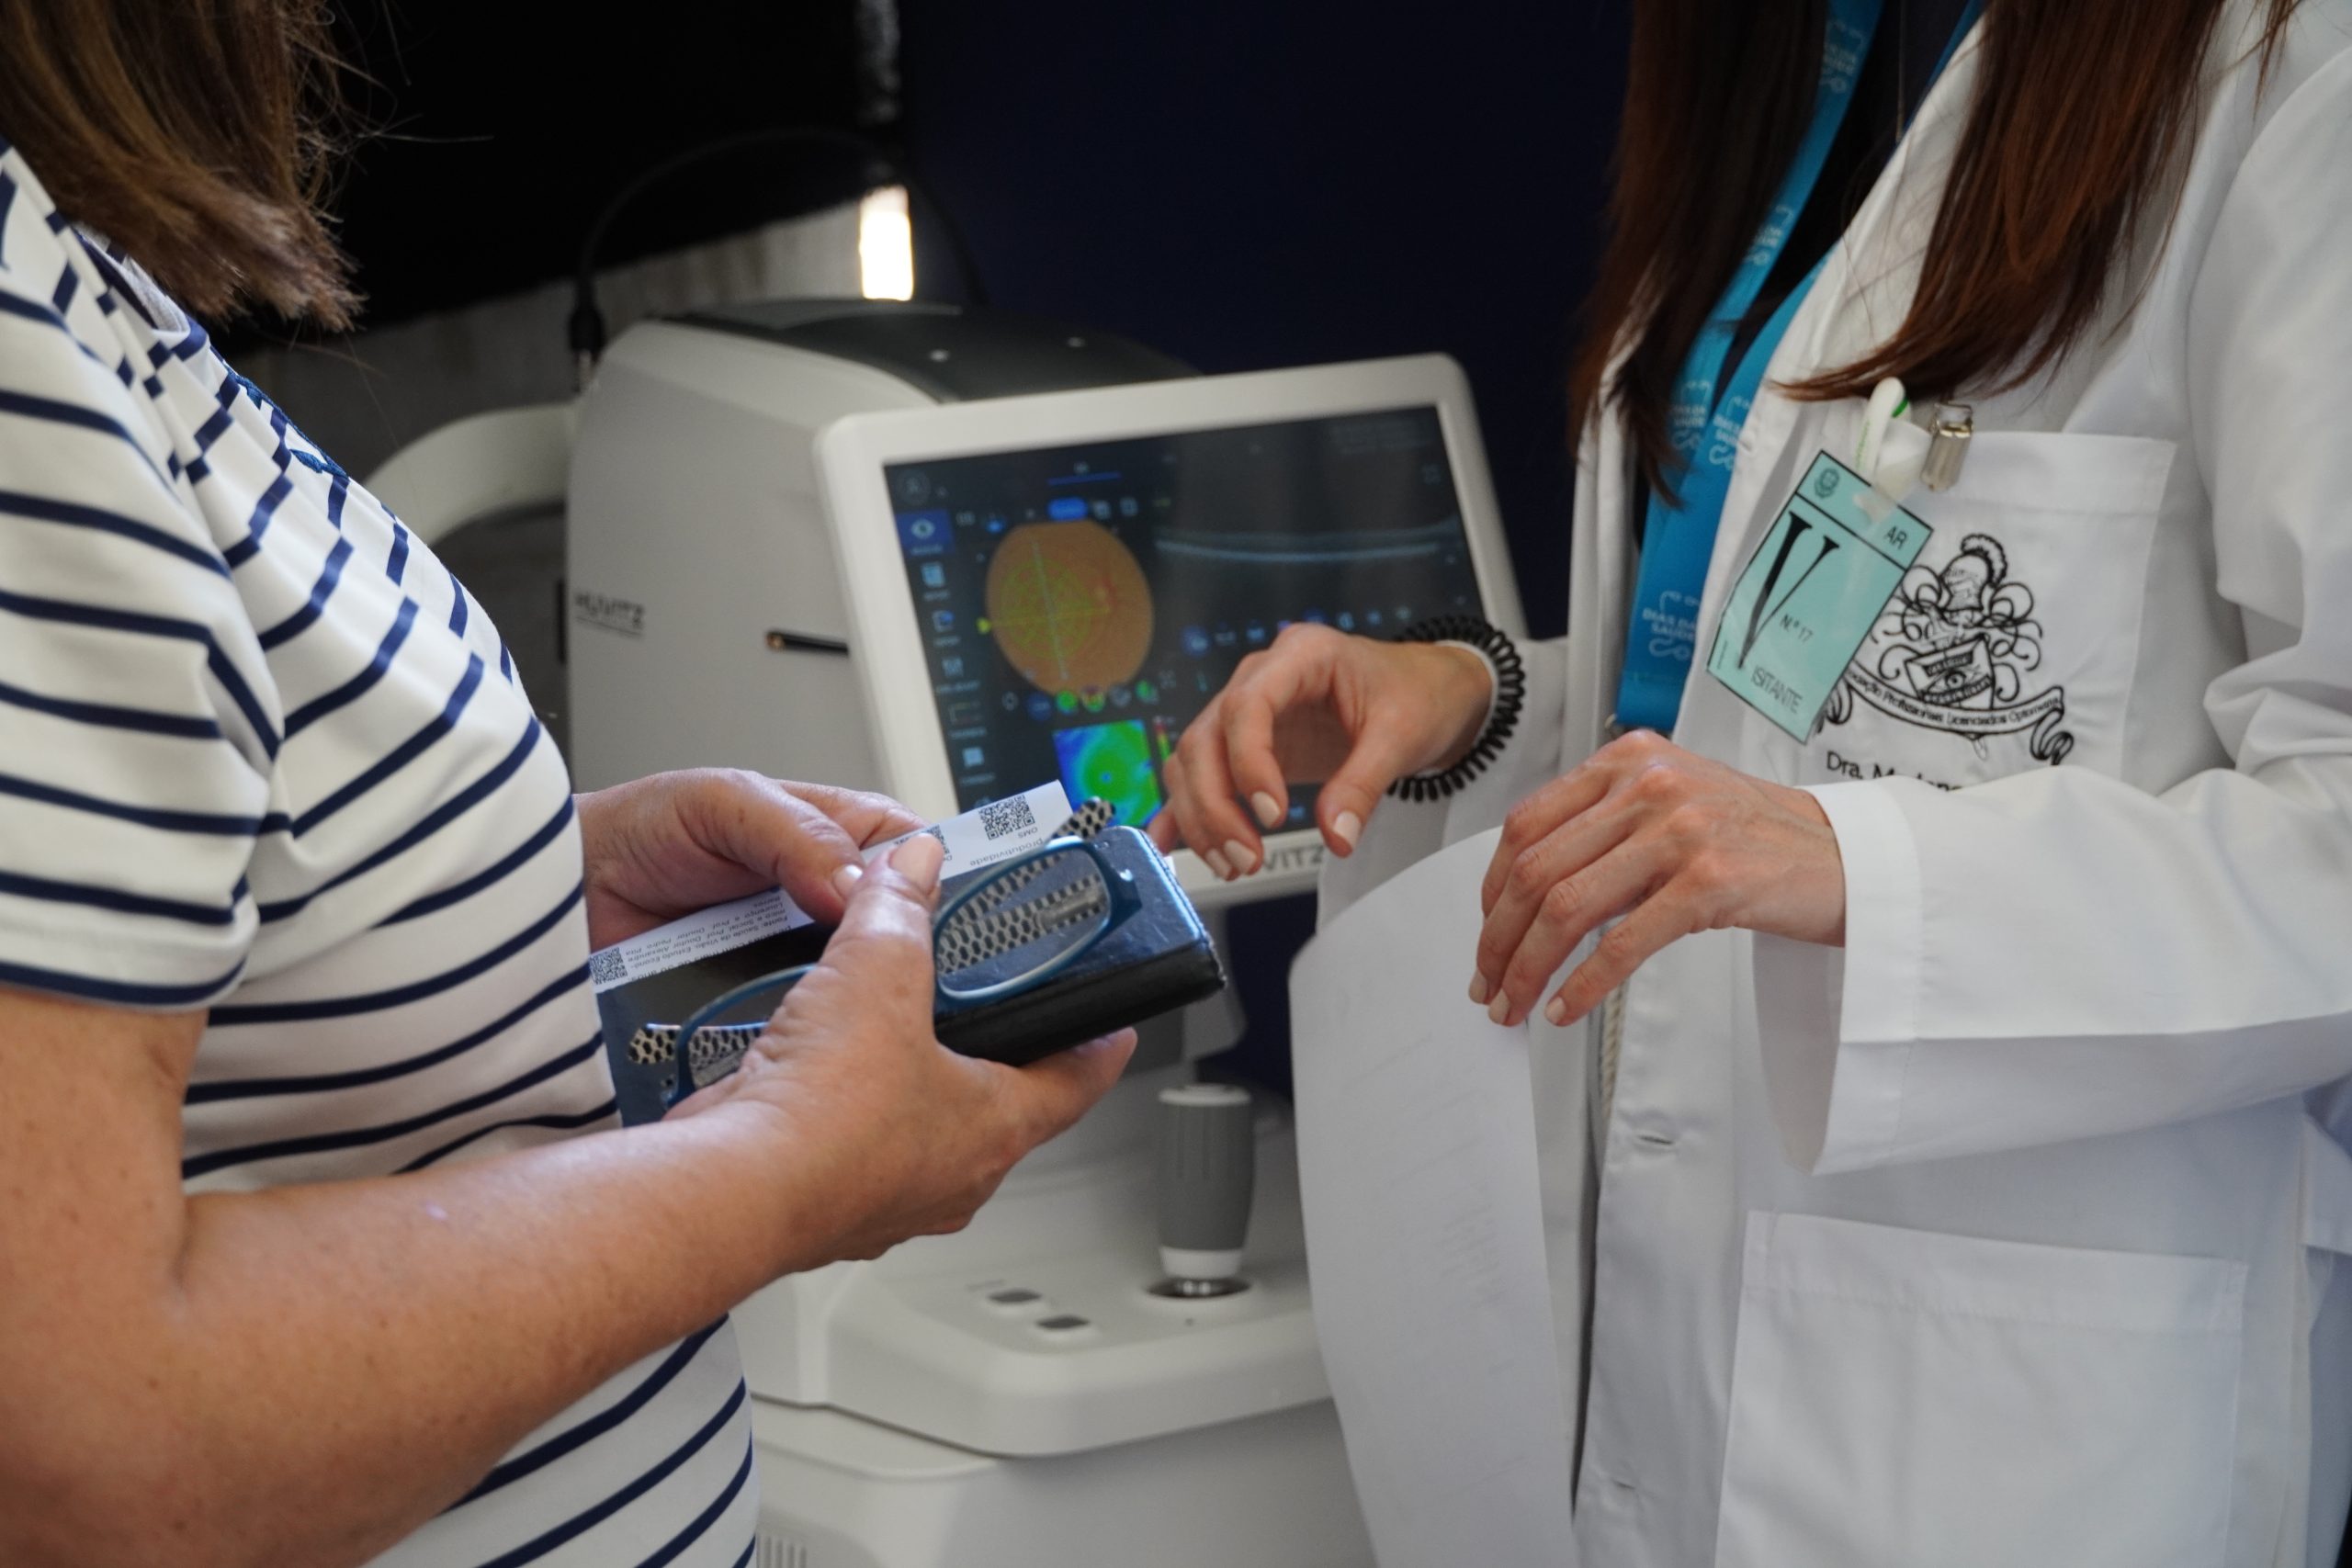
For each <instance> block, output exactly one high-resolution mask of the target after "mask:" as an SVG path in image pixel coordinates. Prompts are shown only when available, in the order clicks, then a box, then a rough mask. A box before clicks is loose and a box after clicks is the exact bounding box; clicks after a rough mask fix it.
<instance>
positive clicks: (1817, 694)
mask: <svg viewBox="0 0 2352 1568" xmlns="http://www.w3.org/2000/svg"><path fill="white" fill-rule="evenodd" d="M1869 495H1870V485H1869V484H1868V483H1867V482H1866V481H1865V480H1864V479H1862V477H1861V476H1860V475H1859V474H1857V473H1855V472H1854V470H1853V469H1851V468H1848V467H1847V466H1846V465H1845V464H1843V463H1841V462H1839V461H1838V459H1837V458H1835V457H1831V456H1830V455H1829V454H1828V453H1826V452H1824V453H1821V454H1819V455H1818V456H1816V457H1815V458H1814V460H1813V467H1812V468H1809V469H1808V470H1806V473H1805V476H1804V480H1803V482H1801V483H1800V484H1799V485H1798V486H1797V488H1796V490H1795V491H1793V492H1792V494H1791V495H1790V497H1789V500H1788V504H1787V505H1785V506H1783V507H1781V514H1780V515H1779V516H1778V517H1776V518H1774V519H1773V520H1772V526H1771V527H1770V528H1769V529H1767V530H1766V531H1765V534H1764V537H1763V539H1762V540H1761V541H1760V542H1759V543H1758V545H1757V547H1756V553H1755V554H1754V555H1752V556H1750V557H1749V558H1748V560H1747V566H1746V567H1745V568H1743V569H1742V570H1741V571H1740V574H1739V578H1738V581H1736V582H1735V583H1733V585H1732V591H1731V596H1730V597H1729V598H1728V599H1727V600H1725V601H1724V611H1723V617H1722V619H1721V620H1719V621H1718V622H1716V624H1715V640H1714V647H1713V651H1711V652H1710V653H1709V654H1708V656H1707V672H1708V673H1709V674H1711V675H1713V677H1714V678H1715V679H1716V680H1718V681H1720V682H1723V683H1724V685H1725V686H1726V687H1728V688H1729V689H1730V691H1731V693H1732V694H1733V695H1734V696H1736V697H1737V698H1738V699H1739V700H1740V701H1741V702H1744V703H1746V704H1747V705H1748V706H1749V707H1752V708H1754V709H1755V710H1756V711H1757V712H1758V713H1760V714H1762V715H1763V716H1765V717H1766V718H1769V719H1770V720H1771V721H1772V722H1773V723H1774V724H1775V725H1777V726H1779V727H1780V728H1781V729H1782V730H1784V731H1786V732H1787V733H1788V734H1789V735H1790V736H1792V738H1794V739H1797V740H1800V741H1802V740H1804V739H1807V738H1809V737H1810V736H1811V735H1812V734H1813V729H1814V726H1815V723H1816V722H1817V721H1818V720H1819V719H1820V716H1821V709H1822V706H1823V705H1824V704H1826V702H1827V701H1828V700H1829V694H1830V693H1831V692H1833V691H1834V690H1836V689H1837V685H1838V679H1839V677H1841V676H1842V675H1844V674H1845V672H1846V666H1847V665H1848V664H1849V662H1851V661H1852V660H1853V657H1854V653H1855V650H1856V649H1860V647H1861V646H1862V639H1863V638H1865V637H1868V636H1870V631H1871V626H1872V625H1873V624H1875V623H1876V621H1877V620H1878V616H1879V612H1880V611H1882V610H1883V609H1885V608H1886V604H1887V601H1888V600H1890V599H1892V598H1893V597H1894V590H1895V588H1896V587H1897V586H1898V585H1899V584H1900V583H1901V582H1902V581H1903V574H1904V572H1905V570H1908V569H1909V568H1910V566H1911V563H1912V562H1913V561H1916V560H1917V559H1918V558H1919V551H1920V549H1921V548H1922V547H1924V546H1925V545H1926V544H1927V542H1928V536H1929V534H1930V533H1931V532H1932V530H1930V529H1929V528H1928V525H1926V524H1925V523H1922V522H1920V521H1919V519H1918V518H1917V517H1915V516H1913V515H1912V514H1911V513H1908V512H1905V510H1903V509H1902V508H1901V507H1899V506H1898V507H1892V508H1890V507H1888V506H1887V505H1886V504H1885V502H1884V499H1883V498H1879V499H1878V500H1877V501H1876V502H1874V503H1872V504H1868V505H1866V504H1865V503H1864V502H1865V498H1866V497H1868V496H1869Z"/></svg>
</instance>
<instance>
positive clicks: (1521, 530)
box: [901, 0, 1626, 1087]
mask: <svg viewBox="0 0 2352 1568" xmlns="http://www.w3.org/2000/svg"><path fill="white" fill-rule="evenodd" d="M1625 9H1626V7H1625V5H1624V4H1623V0H1570V3H1568V4H1562V5H1551V4H1544V3H1541V0H1445V3H1442V4H1423V5H1413V6H1406V5H1399V4H1395V3H1393V0H1391V3H1381V0H1367V3H1359V4H1353V5H1349V4H1341V3H1338V0H901V17H902V22H903V28H904V36H903V40H902V53H901V62H902V65H903V70H904V73H905V92H904V103H905V112H906V125H905V132H906V138H907V146H908V150H909V152H910V154H911V155H912V157H913V159H914V160H915V163H916V165H917V167H918V168H919V169H920V170H921V171H922V175H923V176H924V178H925V179H926V181H927V182H928V183H929V185H930V186H931V187H932V188H933V190H934V191H935V193H936V194H937V196H938V197H939V198H940V200H941V202H942V204H943V205H944V206H945V207H946V208H947V209H949V210H950V211H952V212H954V213H955V214H956V218H957V220H958V221H959V223H960V225H961V226H962V228H963V229H964V230H965V231H966V234H967V239H968V241H969V243H970V247H971V250H972V252H973V253H974V254H975V256H976V257H977V259H978V265H979V270H980V273H981V276H982V277H983V279H984V281H985V283H986V285H987V288H988V289H989V295H990V297H991V300H992V302H993V303H995V304H997V305H1001V306H1004V307H1008V308H1011V309H1014V310H1028V311H1034V312H1036V313H1039V314H1044V315H1052V316H1058V317H1062V318H1066V319H1069V320H1072V321H1080V322H1083V323H1085V324H1087V325H1091V326H1098V327H1105V328H1109V329H1112V330H1114V331H1117V332H1121V333H1126V334H1128V335H1130V336H1132V337H1135V338H1137V339H1140V340H1141V341H1143V342H1145V343H1148V344H1152V345H1153V346H1154V347H1157V348H1161V349H1165V350H1167V351H1168V352H1170V353H1171V354H1174V355H1178V356H1179V357H1181V358H1183V359H1186V360H1188V361H1190V362H1191V363H1192V364H1193V365H1194V366H1197V367H1199V368H1201V369H1203V370H1207V371H1226V370H1250V369H1261V368H1265V367H1273V366H1283V365H1300V364H1310V363H1315V362H1317V361H1327V360H1338V359H1356V358H1367V357H1371V356H1374V355H1389V354H1412V353H1421V352H1425V351H1428V350H1432V349H1435V350H1442V351H1443V352H1445V353H1448V354H1451V355H1453V356H1454V357H1455V358H1456V359H1458V360H1460V361H1461V362H1462V364H1463V366H1464V368H1465V369H1467V370H1468V372H1469V375H1470V379H1471V383H1472V386H1473V388H1474V389H1475V390H1476V396H1477V400H1478V410H1479V416H1480V420H1481V423H1483V425H1484V426H1485V431H1486V440H1487V457H1488V460H1489V462H1490V463H1491V465H1492V467H1493V469H1494V475H1495V485H1496V490H1497V492H1498V497H1499V500H1500V502H1501V506H1502V511H1503V517H1504V521H1505V524H1506V525H1507V527H1508V528H1509V530H1510V543H1511V553H1512V557H1513V560H1514V564H1515V565H1516V566H1517V568H1518V572H1519V579H1520V588H1521V594H1522V595H1523V597H1524V598H1525V601H1526V606H1527V615H1528V619H1529V622H1530V624H1531V627H1532V630H1534V631H1535V632H1536V633H1537V634H1538V635H1539V636H1548V635H1552V634H1555V633H1557V632H1558V631H1559V629H1560V627H1561V624H1562V621H1563V619H1564V615H1565V611H1566V581H1567V525H1568V491H1569V477H1568V476H1569V463H1568V450H1567V439H1566V417H1567V416H1566V397H1565V392H1564V385H1563V384H1564V369H1565V362H1566V355H1567V351H1568V343H1569V330H1570V317H1571V314H1572V312H1573V311H1574V310H1575V307H1576V305H1577V301H1578V300H1579V299H1581V298H1582V295H1583V292H1584V289H1585V287H1586V285H1587V283H1588V281H1589V276H1590V267H1591V262H1592V256H1593V250H1594V245H1595V242H1596V238H1597V226H1598V220H1599V214H1600V206H1601V201H1602V197H1603V194H1604V180H1605V176H1606V165H1607V161H1608V153H1609V146H1610V141H1611V135H1612V132H1613V130H1614V126H1615V123H1616V115H1617V107H1618V98H1619V93H1620V88H1621V85H1622V77H1623V67H1624V32H1623V29H1624V25H1625ZM931 238H933V237H930V236H927V237H926V243H925V245H924V248H923V252H922V255H921V258H920V265H921V266H922V269H923V276H924V277H925V279H926V288H928V285H929V283H930V282H931V281H932V280H935V279H937V278H939V277H940V276H942V274H943V272H944V271H948V270H952V263H951V262H950V261H949V259H948V257H947V255H946V254H944V250H943V248H942V247H941V246H939V245H937V244H934V243H929V241H930V239H931ZM1310 925H1311V913H1310V911H1309V910H1308V909H1307V908H1306V906H1305V904H1304V902H1303V901H1300V900H1289V901H1285V902H1283V903H1282V904H1276V905H1265V906H1259V907H1255V908H1249V909H1244V910H1242V911H1239V912H1238V913H1237V914H1236V916H1235V919H1234V925H1233V931H1232V946H1233V948H1234V950H1235V954H1236V967H1237V971H1238V973H1237V980H1238V984H1239V986H1240V988H1241V992H1242V1001H1243V1005H1244V1007H1245V1009H1246V1010H1247V1011H1248V1012H1249V1014H1250V1021H1251V1025H1250V1039H1249V1041H1248V1042H1247V1043H1245V1045H1244V1046H1243V1048H1242V1050H1241V1051H1240V1052H1238V1053H1237V1054H1236V1055H1235V1056H1234V1057H1232V1058H1228V1059H1227V1061H1228V1063H1229V1064H1230V1065H1232V1066H1237V1067H1238V1068H1239V1069H1240V1070H1241V1071H1243V1072H1244V1073H1246V1074H1247V1075H1248V1076H1251V1077H1259V1078H1261V1079H1263V1080H1265V1081H1268V1082H1272V1083H1274V1084H1276V1085H1277V1086H1280V1087H1287V1081H1288V1068H1287V1060H1286V1057H1285V1055H1284V1054H1283V1041H1284V1040H1285V1039H1286V1038H1287V1020H1286V1013H1287V1009H1286V1006H1285V1004H1284V998H1283V973H1284V972H1285V970H1286V969H1287V966H1288V960H1289V956H1290V954H1291V953H1292V952H1294V951H1295V949H1296V947H1297V945H1298V943H1299V942H1301V941H1302V940H1304V938H1305V936H1306V932H1307V931H1308V929H1309V926H1310ZM1463 978H1464V983H1467V980H1468V978H1469V977H1468V976H1467V975H1466V974H1465V975H1464V976H1463Z"/></svg>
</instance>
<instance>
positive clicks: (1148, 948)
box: [933, 828, 1225, 1066]
mask: <svg viewBox="0 0 2352 1568" xmlns="http://www.w3.org/2000/svg"><path fill="white" fill-rule="evenodd" d="M1093 842H1094V846H1095V847H1096V848H1097V849H1099V850H1100V851H1102V852H1103V859H1104V860H1105V861H1106V862H1108V863H1109V864H1110V866H1111V869H1112V871H1113V872H1114V873H1116V874H1125V876H1126V877H1128V878H1130V879H1131V886H1133V887H1134V888H1135V890H1136V894H1137V895H1138V896H1139V897H1140V898H1141V900H1142V908H1139V909H1137V910H1136V912H1135V913H1134V914H1133V915H1130V916H1129V917H1128V918H1127V919H1125V920H1123V921H1121V922H1120V923H1119V924H1118V925H1116V926H1114V927H1113V928H1112V929H1111V931H1110V932H1109V933H1108V934H1107V935H1105V936H1104V937H1103V939H1102V940H1101V941H1100V942H1096V943H1095V944H1094V945H1093V946H1092V947H1091V948H1090V949H1088V950H1087V952H1086V953H1083V954H1081V955H1080V957H1079V958H1078V959H1077V960H1076V961H1075V962H1073V963H1072V964H1070V965H1069V967H1068V968H1066V969H1063V970H1061V971H1059V972H1058V973H1057V974H1054V975H1051V976H1047V977H1046V979H1044V980H1042V981H1040V982H1038V983H1037V984H1036V985H1035V986H1032V987H1028V988H1027V989H1025V990H1023V991H1019V992H1017V993H1015V994H1013V995H1011V996H1005V997H997V998H990V999H988V1000H983V1001H971V1002H959V1001H944V1000H943V1001H942V1002H941V1003H940V1005H939V1008H938V1010H937V1012H936V1013H935V1014H934V1015H933V1016H934V1020H935V1024H936V1027H937V1030H938V1032H939V1043H941V1044H943V1045H945V1046H946V1047H947V1048H948V1049H950V1050H952V1051H960V1052H962V1053H963V1054H964V1055H967V1056H978V1057H982V1058H984V1059H986V1060H988V1061H991V1062H1005V1063H1009V1064H1011V1065H1012V1066H1021V1065H1022V1064H1023V1063H1027V1062H1034V1061H1035V1060H1037V1059H1038V1058H1039V1057H1041V1056H1048V1055H1052V1054H1053V1053H1054V1052H1056V1051H1059V1050H1063V1049H1065V1048H1066V1047H1069V1046H1071V1045H1076V1044H1080V1043H1083V1042H1085V1041H1088V1040H1092V1039H1094V1038H1096V1037H1097V1036H1100V1035H1104V1034H1108V1033H1110V1032H1113V1031H1114V1030H1119V1029H1125V1028H1126V1027H1127V1026H1128V1025H1130V1024H1136V1023H1141V1022H1143V1021H1145V1020H1146V1019H1150V1018H1157V1017H1159V1015H1160V1014H1161V1013H1164V1012H1170V1011H1173V1010H1175V1009H1177V1008H1180V1007H1183V1006H1185V1005H1186V1004H1188V1003H1191V1002H1197V1001H1200V1000H1202V999H1203V998H1207V997H1213V996H1215V995H1216V994H1217V992H1219V991H1221V990H1223V989H1224V988H1225V967H1224V965H1223V964H1220V963H1219V962H1218V961H1217V955H1216V944H1215V943H1213V942H1210V941H1209V933H1208V931H1207V929H1206V928H1205V927H1204V926H1203V925H1202V924H1201V917H1200V914H1199V912H1198V911H1197V910H1195V909H1194V908H1193V901H1192V899H1191V898H1189V897H1186V896H1185V893H1184V890H1183V889H1182V887H1179V886H1177V885H1176V877H1175V874H1174V873H1173V872H1171V871H1170V869H1169V866H1168V863H1167V862H1166V861H1165V860H1162V859H1161V858H1160V855H1159V851H1158V850H1156V849H1154V848H1152V845H1151V840H1149V839H1147V838H1145V837H1144V836H1143V834H1141V833H1139V832H1137V831H1136V829H1133V828H1112V829H1107V830H1105V831H1104V832H1103V833H1101V834H1099V835H1098V836H1097V837H1096V838H1095V839H1094V840H1093ZM986 875H988V872H986V871H976V872H967V873H966V874H965V875H963V876H961V877H956V878H953V879H951V880H950V881H949V882H947V883H945V884H944V885H943V886H941V888H940V901H941V903H942V904H943V905H944V904H945V902H946V901H947V900H948V899H950V898H952V897H955V896H956V893H958V892H960V891H961V890H962V888H963V886H968V885H969V884H970V883H973V882H977V881H978V880H979V879H980V878H982V877H984V876H986Z"/></svg>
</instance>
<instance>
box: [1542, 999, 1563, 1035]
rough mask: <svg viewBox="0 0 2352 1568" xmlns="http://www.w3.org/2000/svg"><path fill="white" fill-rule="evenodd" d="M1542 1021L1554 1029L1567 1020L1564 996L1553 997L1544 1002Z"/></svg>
mask: <svg viewBox="0 0 2352 1568" xmlns="http://www.w3.org/2000/svg"><path fill="white" fill-rule="evenodd" d="M1544 1021H1546V1022H1548V1023H1550V1024H1551V1026H1552V1027H1553V1028H1555V1029H1557V1028H1559V1027H1560V1025H1562V1024H1564V1023H1566V1022H1567V1021H1568V1003H1567V998H1565V997H1554V998H1552V999H1551V1000H1550V1001H1548V1002H1545V1003H1544Z"/></svg>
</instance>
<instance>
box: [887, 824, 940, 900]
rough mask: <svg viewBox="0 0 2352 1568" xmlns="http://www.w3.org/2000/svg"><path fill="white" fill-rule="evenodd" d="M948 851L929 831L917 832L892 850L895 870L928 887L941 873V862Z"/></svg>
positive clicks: (891, 858) (918, 884)
mask: <svg viewBox="0 0 2352 1568" xmlns="http://www.w3.org/2000/svg"><path fill="white" fill-rule="evenodd" d="M946 853H947V852H946V851H945V850H944V848H942V847H941V845H940V842H939V840H937V839H934V838H933V837H932V836H931V835H930V834H929V833H917V834H916V835H915V836H914V837H913V838H911V839H909V840H907V841H906V842H905V843H903V844H900V845H899V847H898V848H897V849H895V850H892V851H891V852H890V864H891V867H892V868H893V869H894V870H897V871H899V872H901V873H903V874H906V875H907V876H910V877H911V878H913V880H914V882H915V884H916V886H922V887H928V886H931V885H932V883H933V881H934V880H936V879H937V877H938V875H939V863H940V861H941V860H942V859H943V858H944V856H945V855H946Z"/></svg>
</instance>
